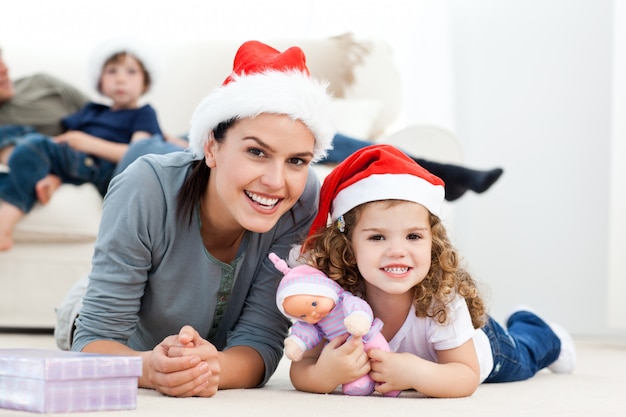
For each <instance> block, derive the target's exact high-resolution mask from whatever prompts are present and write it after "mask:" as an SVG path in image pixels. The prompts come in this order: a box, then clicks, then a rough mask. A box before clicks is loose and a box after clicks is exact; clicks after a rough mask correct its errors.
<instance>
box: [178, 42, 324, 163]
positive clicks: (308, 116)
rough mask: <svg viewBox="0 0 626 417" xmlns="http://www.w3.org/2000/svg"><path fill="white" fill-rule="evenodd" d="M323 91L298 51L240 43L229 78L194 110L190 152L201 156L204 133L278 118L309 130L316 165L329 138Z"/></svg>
mask: <svg viewBox="0 0 626 417" xmlns="http://www.w3.org/2000/svg"><path fill="white" fill-rule="evenodd" d="M327 86H328V83H326V82H320V81H318V80H315V79H314V78H312V77H311V75H310V73H309V70H308V68H307V66H306V57H305V55H304V52H302V50H301V49H300V48H298V47H295V46H294V47H291V48H289V49H287V50H286V51H284V52H279V51H278V50H276V49H274V48H272V47H271V46H269V45H266V44H264V43H261V42H258V41H248V42H245V43H244V44H243V45H241V46H240V47H239V50H238V51H237V54H236V55H235V60H234V64H233V71H232V73H231V74H230V75H229V76H228V77H227V78H226V80H225V81H224V83H223V84H222V86H221V87H219V88H217V89H216V90H214V91H213V92H212V93H210V94H209V95H208V96H207V97H205V98H204V99H203V100H202V101H201V102H200V104H199V105H198V107H197V108H196V110H195V112H194V114H193V117H192V119H191V128H190V131H189V142H190V148H191V150H192V152H193V153H194V155H195V156H196V157H201V156H202V155H203V154H204V144H205V143H206V141H207V140H208V137H209V134H210V132H211V131H212V130H213V129H215V128H216V127H217V125H218V124H220V123H222V122H226V121H228V120H231V119H241V118H245V117H255V116H257V115H259V114H262V113H272V114H284V115H288V116H289V117H291V118H292V119H293V120H300V121H302V122H303V123H304V124H305V125H306V126H307V127H308V128H309V129H310V130H311V132H312V133H313V135H314V136H315V148H314V159H313V161H314V162H315V161H318V160H320V159H322V158H323V157H324V156H326V152H327V151H328V149H331V147H332V138H333V136H334V135H335V129H334V127H333V124H332V113H331V110H330V105H331V100H332V98H331V96H330V95H329V94H328V93H327V92H326V88H327Z"/></svg>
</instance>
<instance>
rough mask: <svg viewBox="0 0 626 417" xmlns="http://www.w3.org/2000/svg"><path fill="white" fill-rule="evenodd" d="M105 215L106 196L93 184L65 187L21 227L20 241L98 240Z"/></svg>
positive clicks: (17, 235)
mask: <svg viewBox="0 0 626 417" xmlns="http://www.w3.org/2000/svg"><path fill="white" fill-rule="evenodd" d="M101 214H102V197H101V196H100V193H98V191H97V190H96V188H95V187H94V186H93V185H91V184H83V185H81V186H74V185H69V184H65V185H62V186H61V187H60V188H59V189H58V190H57V191H56V192H55V193H54V195H53V196H52V199H51V200H50V202H49V203H48V204H46V205H45V206H42V205H41V204H36V205H35V207H34V208H33V210H32V211H31V212H30V213H29V214H28V216H26V217H24V219H22V221H20V222H19V223H18V224H17V227H16V229H15V241H16V242H85V241H94V240H95V239H96V235H97V233H98V226H99V224H100V216H101Z"/></svg>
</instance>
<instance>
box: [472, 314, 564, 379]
mask: <svg viewBox="0 0 626 417" xmlns="http://www.w3.org/2000/svg"><path fill="white" fill-rule="evenodd" d="M506 326H507V330H505V329H504V328H503V327H502V326H500V325H499V324H498V323H497V322H496V321H495V320H494V319H492V318H491V317H489V321H488V322H487V324H486V325H485V326H484V327H483V331H484V332H485V333H486V334H487V337H488V338H489V343H490V344H491V352H492V354H493V370H492V371H491V373H490V374H489V376H488V377H487V379H486V380H485V381H484V382H485V383H489V382H513V381H521V380H524V379H528V378H530V377H532V376H533V375H535V374H536V373H537V372H538V371H540V370H541V369H543V368H545V367H547V366H548V365H550V364H552V362H554V361H555V360H557V358H558V357H559V354H560V352H561V341H560V340H559V338H558V337H557V335H556V334H555V333H554V332H553V331H552V329H551V328H550V326H549V325H548V324H547V323H546V322H544V321H543V320H542V319H541V318H539V317H538V316H537V315H536V314H534V313H531V312H529V311H518V312H516V313H514V314H512V315H511V317H509V319H508V320H507V323H506Z"/></svg>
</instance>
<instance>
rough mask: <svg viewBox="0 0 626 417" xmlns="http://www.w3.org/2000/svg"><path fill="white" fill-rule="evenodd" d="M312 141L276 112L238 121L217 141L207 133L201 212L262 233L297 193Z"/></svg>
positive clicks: (306, 132) (310, 156) (301, 126)
mask: <svg viewBox="0 0 626 417" xmlns="http://www.w3.org/2000/svg"><path fill="white" fill-rule="evenodd" d="M314 145H315V137H314V136H313V134H312V133H311V131H310V130H309V129H308V128H307V127H306V125H305V124H304V123H302V122H301V121H299V120H292V119H290V118H289V117H288V116H286V115H277V114H261V115H259V116H256V117H254V118H244V119H241V120H239V121H237V122H236V123H235V124H233V126H231V127H230V128H229V129H228V130H227V131H226V135H225V138H224V140H223V141H221V143H218V142H217V141H216V140H215V139H214V138H212V137H211V138H210V139H209V141H208V142H207V145H206V146H205V157H206V163H207V165H208V166H209V167H210V168H211V175H210V177H209V192H208V193H207V198H206V200H205V203H206V204H205V205H204V207H208V208H209V209H208V213H205V214H208V215H209V216H210V217H211V218H212V219H214V220H215V219H219V222H220V224H222V225H224V226H225V227H236V225H237V224H239V225H240V226H241V227H243V228H244V229H247V230H250V231H253V232H258V233H263V232H267V231H268V230H270V229H271V228H272V227H274V225H275V224H276V223H277V222H278V220H279V219H280V217H281V216H282V215H283V214H285V213H286V212H287V211H288V210H289V209H291V207H293V206H294V204H295V203H296V201H298V199H299V198H300V196H301V195H302V192H303V191H304V188H305V186H306V181H307V176H308V174H309V164H310V162H311V160H312V159H313V148H314Z"/></svg>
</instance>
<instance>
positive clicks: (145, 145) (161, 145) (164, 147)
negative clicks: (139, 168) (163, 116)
mask: <svg viewBox="0 0 626 417" xmlns="http://www.w3.org/2000/svg"><path fill="white" fill-rule="evenodd" d="M182 150H183V148H181V147H179V146H176V145H174V144H173V143H170V142H166V141H165V140H164V139H163V137H162V136H161V135H152V136H151V137H149V138H148V139H142V140H138V141H136V142H133V143H131V144H130V145H129V146H128V149H127V150H126V153H124V156H123V157H122V160H121V161H120V162H119V163H118V164H117V167H116V168H115V172H114V173H113V176H116V175H117V174H119V173H120V172H122V171H124V170H125V169H126V168H127V167H128V166H129V165H130V164H132V163H133V162H134V161H135V160H136V159H137V158H139V157H141V156H143V155H148V154H151V153H154V154H159V155H163V154H166V153H170V152H176V151H182Z"/></svg>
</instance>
